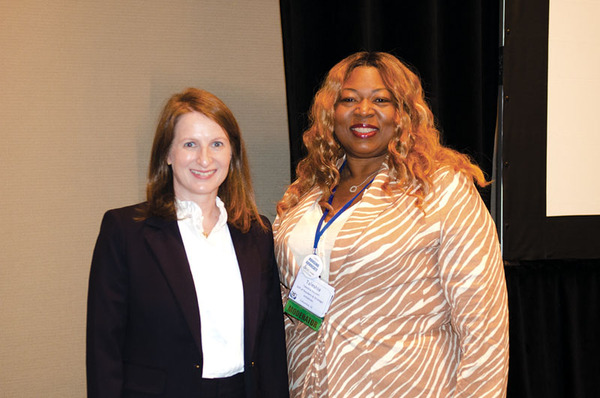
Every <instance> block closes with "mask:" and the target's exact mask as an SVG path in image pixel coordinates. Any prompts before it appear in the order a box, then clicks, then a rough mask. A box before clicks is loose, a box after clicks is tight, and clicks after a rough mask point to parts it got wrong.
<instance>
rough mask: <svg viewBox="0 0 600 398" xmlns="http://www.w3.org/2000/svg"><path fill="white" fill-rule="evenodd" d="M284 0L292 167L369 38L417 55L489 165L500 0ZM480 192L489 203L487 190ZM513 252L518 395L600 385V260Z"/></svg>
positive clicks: (381, 47) (443, 106) (596, 391)
mask: <svg viewBox="0 0 600 398" xmlns="http://www.w3.org/2000/svg"><path fill="white" fill-rule="evenodd" d="M517 3H519V2H518V1H517ZM522 3H523V4H525V3H526V2H522ZM280 7H281V19H282V32H283V47H284V59H285V73H286V86H287V100H288V118H289V131H290V153H291V159H290V167H291V170H292V176H293V175H294V169H295V166H296V164H297V162H298V161H299V160H300V159H301V158H302V156H303V154H304V152H303V151H304V149H303V148H302V139H301V137H302V132H303V131H304V130H305V129H306V128H307V126H308V121H307V111H308V109H309V107H310V104H311V101H312V97H313V95H314V93H315V91H316V90H317V88H318V86H319V84H320V82H321V81H322V79H323V78H324V77H325V73H326V72H327V71H328V70H329V69H330V68H331V67H332V66H333V65H334V64H335V63H337V62H338V61H340V60H341V59H342V58H344V57H345V56H347V55H349V54H351V53H354V52H356V51H361V50H368V51H386V52H390V53H392V54H394V55H396V56H398V57H399V58H400V59H402V60H403V61H404V62H406V63H408V64H409V65H411V66H412V67H413V68H414V69H415V71H416V72H417V73H418V74H419V75H420V76H421V78H422V81H423V86H424V88H425V92H426V95H427V99H428V102H429V103H430V105H431V108H432V110H433V112H434V114H435V115H436V118H437V122H438V127H439V128H440V130H441V131H442V133H443V140H444V142H445V144H446V145H448V146H450V147H452V148H454V149H457V150H459V151H461V152H464V153H468V154H469V155H471V156H472V157H473V158H474V160H475V161H476V162H477V163H479V165H480V166H481V167H482V169H483V170H484V171H485V172H486V173H487V174H488V176H491V172H492V158H493V147H494V135H495V126H496V116H497V113H498V112H497V105H498V104H497V96H498V87H499V84H501V83H502V79H501V76H502V70H501V69H502V65H501V62H500V59H501V55H500V51H499V34H500V23H499V21H500V2H499V1H498V0H491V1H485V2H483V1H472V0H467V1H462V2H455V1H446V0H437V1H436V0H423V1H411V2H408V1H402V0H397V1H384V0H346V1H337V0H335V1H333V0H330V1H315V0H302V1H298V0H280ZM517 14H518V12H517ZM511 105H512V104H511ZM513 108H514V107H513ZM482 196H483V198H484V200H485V201H486V202H487V203H488V204H489V192H487V191H483V192H482ZM514 200H521V201H527V200H528V198H527V197H520V198H519V197H515V199H514ZM505 233H506V234H511V233H514V231H511V230H510V229H507V230H505ZM512 260H513V261H511V263H510V265H508V264H507V266H506V267H505V271H506V278H507V286H508V296H509V311H510V339H511V348H510V370H509V382H508V396H509V397H511V398H516V397H518V398H520V397H525V398H533V397H540V398H541V397H544V398H548V397H550V398H552V397H557V398H558V397H600V377H598V376H599V375H600V367H599V363H600V359H598V358H600V344H599V343H598V338H597V337H596V336H598V335H600V315H599V314H600V304H599V295H598V288H599V287H600V260H580V261H569V260H554V261H549V260H546V261H541V260H540V261H528V262H523V261H519V260H522V259H519V258H515V259H512Z"/></svg>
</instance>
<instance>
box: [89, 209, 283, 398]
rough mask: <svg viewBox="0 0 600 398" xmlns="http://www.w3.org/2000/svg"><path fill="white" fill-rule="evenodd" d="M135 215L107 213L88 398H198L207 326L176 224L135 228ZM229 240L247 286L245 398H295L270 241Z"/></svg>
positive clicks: (256, 234) (94, 289)
mask: <svg viewBox="0 0 600 398" xmlns="http://www.w3.org/2000/svg"><path fill="white" fill-rule="evenodd" d="M138 206H140V205H136V206H129V207H125V208H121V209H115V210H110V211H108V212H107V213H106V214H105V215H104V219H103V220H102V226H101V228H100V234H99V236H98V240H97V242H96V248H95V249H94V255H93V259H92V267H91V272H90V280H89V291H88V313H87V359H86V363H87V383H88V384H87V388H88V397H90V398H96V397H106V398H120V397H123V398H125V397H138V398H139V397H172V398H185V397H194V398H198V397H200V395H199V392H198V391H199V390H198V388H199V380H200V379H201V378H202V344H201V336H200V321H201V320H200V314H199V310H198V302H197V299H196V291H195V288H194V282H193V279H192V274H191V271H190V267H189V264H188V261H187V257H186V254H185V249H184V246H183V241H182V239H181V235H180V233H179V228H178V225H177V221H166V220H164V219H161V218H149V219H147V220H145V221H134V217H135V216H136V215H137V214H138V213H137V212H136V207H138ZM264 221H265V222H267V223H269V221H268V220H267V219H264ZM269 225H270V224H269ZM229 230H230V232H231V238H232V240H233V245H234V247H235V252H236V255H237V260H238V263H239V266H240V273H241V276H242V283H243V286H244V366H245V384H246V396H247V397H248V398H251V397H288V395H289V393H288V384H287V365H286V356H285V341H284V331H283V314H282V305H281V296H280V293H279V277H278V273H277V268H276V263H275V257H274V254H273V236H272V232H271V231H268V232H265V231H263V230H262V229H261V228H260V227H259V226H257V225H253V226H252V228H251V229H250V231H249V232H248V233H245V234H244V233H242V232H240V231H239V230H238V229H236V228H235V227H233V226H231V225H229ZM223 289H227V286H223Z"/></svg>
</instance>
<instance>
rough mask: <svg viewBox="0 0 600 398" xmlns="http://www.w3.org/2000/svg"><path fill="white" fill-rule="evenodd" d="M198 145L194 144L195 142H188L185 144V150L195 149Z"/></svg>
mask: <svg viewBox="0 0 600 398" xmlns="http://www.w3.org/2000/svg"><path fill="white" fill-rule="evenodd" d="M195 145H196V144H194V143H193V142H186V143H185V144H183V146H184V148H193V147H194V146H195Z"/></svg>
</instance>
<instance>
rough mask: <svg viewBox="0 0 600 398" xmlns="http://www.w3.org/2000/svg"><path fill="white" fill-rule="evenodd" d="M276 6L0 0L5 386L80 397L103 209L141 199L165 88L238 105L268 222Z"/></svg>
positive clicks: (283, 126)
mask: <svg viewBox="0 0 600 398" xmlns="http://www.w3.org/2000/svg"><path fill="white" fill-rule="evenodd" d="M278 4H279V2H278V1H277V0H254V1H245V0H238V1H222V0H196V1H189V0H187V1H186V0H170V1H159V0H138V1H135V0H128V1H120V0H107V1H91V0H85V1H84V0H54V1H51V2H49V1H44V0H20V1H13V0H0V137H1V144H0V166H1V177H0V179H1V180H0V181H1V186H2V188H1V189H2V196H1V199H0V203H1V206H0V221H1V229H0V397H61V398H64V397H83V396H85V362H84V360H85V350H84V348H85V347H84V346H85V302H86V294H87V276H88V272H89V263H90V258H91V252H92V249H93V245H94V242H95V239H96V236H97V233H98V228H99V225H100V220H101V216H102V214H103V212H104V211H105V210H107V209H108V208H112V207H117V206H123V205H127V204H132V203H135V202H138V201H141V200H142V199H143V192H144V185H145V175H146V166H147V162H148V158H149V150H150V145H151V140H152V136H153V132H154V126H155V123H156V120H157V117H158V112H159V110H160V108H161V106H162V105H163V104H164V101H165V100H166V98H167V97H168V96H170V95H171V94H173V93H175V92H177V91H180V90H182V89H183V88H185V87H188V86H196V87H201V88H205V89H207V90H209V91H211V92H213V93H215V94H216V95H218V96H219V97H221V98H222V99H223V100H224V101H225V102H226V103H227V104H228V105H229V106H230V108H231V109H232V110H233V112H234V114H235V115H236V117H237V118H238V122H239V123H240V125H241V127H242V130H243V133H244V135H245V139H246V143H247V147H248V152H249V156H250V161H251V166H252V169H253V176H254V182H255V188H256V191H257V196H258V197H257V200H258V205H259V208H260V210H261V212H262V213H263V214H266V215H268V216H269V217H270V218H271V219H273V218H274V214H275V212H274V205H275V202H276V201H277V200H278V199H279V198H280V197H281V194H282V193H283V190H284V188H285V186H286V184H287V183H288V181H289V170H288V158H289V154H288V138H287V120H286V108H285V91H284V90H285V89H284V72H283V55H282V44H281V30H280V21H279V6H278Z"/></svg>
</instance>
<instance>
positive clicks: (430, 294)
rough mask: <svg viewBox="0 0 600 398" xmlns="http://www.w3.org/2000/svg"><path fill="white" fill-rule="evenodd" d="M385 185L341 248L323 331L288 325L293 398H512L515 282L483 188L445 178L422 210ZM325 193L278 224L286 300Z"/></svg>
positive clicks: (369, 197) (366, 197) (356, 213)
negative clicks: (297, 235)
mask: <svg viewBox="0 0 600 398" xmlns="http://www.w3.org/2000/svg"><path fill="white" fill-rule="evenodd" d="M387 178H388V169H387V166H386V165H385V164H384V165H383V167H382V169H381V170H380V172H379V174H378V175H377V177H376V179H375V181H374V182H373V183H372V184H371V186H370V187H369V188H368V189H367V190H366V191H365V193H364V194H363V197H362V199H361V201H360V202H359V203H357V204H355V205H354V207H355V208H354V210H353V212H352V214H351V216H350V217H349V219H348V220H347V221H346V222H345V224H344V225H343V227H342V228H341V230H340V232H339V234H338V236H337V238H336V240H335V245H334V248H333V250H332V252H331V264H330V276H329V282H330V284H331V285H332V286H333V287H334V288H335V297H334V299H333V302H332V304H331V307H330V309H329V312H328V313H327V314H326V316H325V319H324V321H323V325H322V326H321V329H320V330H319V331H318V332H315V331H313V330H312V329H310V328H309V327H307V326H305V325H304V324H302V323H301V322H299V321H296V320H295V319H293V318H290V317H286V321H285V322H286V342H287V352H288V371H289V378H290V392H291V397H340V398H342V397H343V398H345V397H409V398H414V397H478V398H483V397H503V396H505V395H506V382H507V374H508V306H507V294H506V283H505V279H504V269H503V264H502V258H501V253H500V248H499V244H498V239H497V235H496V230H495V226H494V223H493V221H492V219H491V217H490V215H489V213H488V211H487V209H486V207H485V205H484V204H483V202H482V201H481V199H480V197H479V194H478V193H477V190H476V189H475V186H474V185H473V184H472V182H470V181H469V180H468V179H467V178H466V177H465V176H464V175H463V174H462V173H456V172H454V171H452V170H450V169H449V168H443V169H440V170H438V171H437V172H436V173H435V175H434V176H433V187H434V188H433V189H432V192H431V193H430V194H429V195H428V196H427V198H426V201H425V203H424V206H423V209H422V210H421V209H418V208H417V207H416V206H415V200H416V199H415V198H414V197H412V196H410V195H407V194H405V193H403V192H399V191H398V190H395V191H394V193H393V194H392V195H391V196H390V195H389V194H386V193H385V192H384V191H383V189H382V184H383V183H384V181H386V180H387ZM320 194H321V192H320V191H319V190H317V189H313V190H312V191H310V192H309V193H308V194H306V195H305V196H304V197H303V198H302V199H301V201H300V202H299V203H298V204H297V205H296V206H295V207H294V208H292V209H291V210H290V211H289V212H288V213H287V214H286V215H285V216H284V217H283V218H281V219H280V218H278V219H276V220H275V223H274V225H273V227H274V235H275V252H276V256H277V261H278V264H279V271H280V279H281V282H282V294H283V296H284V301H285V300H286V299H287V293H288V291H289V288H290V287H291V285H292V283H293V281H294V277H295V275H296V274H297V273H298V269H299V264H298V263H297V262H296V261H295V259H294V256H293V254H292V252H291V250H290V248H289V246H288V244H287V242H288V240H289V237H290V234H291V232H292V231H293V228H294V226H295V225H296V224H297V222H298V220H299V219H300V218H301V217H302V215H303V214H304V212H305V211H306V210H307V209H308V208H309V207H310V206H311V205H313V204H314V203H315V201H316V200H318V199H319V197H320ZM315 228H316V226H315ZM313 238H314V236H312V237H307V239H308V240H311V239H313Z"/></svg>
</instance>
